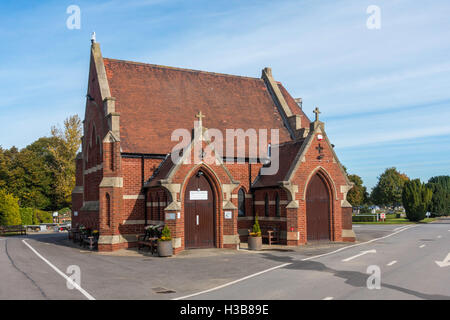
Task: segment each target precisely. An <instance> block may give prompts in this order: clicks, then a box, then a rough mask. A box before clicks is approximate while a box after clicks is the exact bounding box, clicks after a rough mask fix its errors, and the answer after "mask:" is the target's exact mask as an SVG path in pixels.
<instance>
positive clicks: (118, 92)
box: [72, 41, 355, 254]
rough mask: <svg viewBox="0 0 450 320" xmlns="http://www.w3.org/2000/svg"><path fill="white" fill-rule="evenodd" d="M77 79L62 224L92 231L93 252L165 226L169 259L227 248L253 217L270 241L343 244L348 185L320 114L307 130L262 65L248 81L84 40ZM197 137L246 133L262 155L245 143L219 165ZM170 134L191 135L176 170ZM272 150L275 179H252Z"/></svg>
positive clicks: (348, 233) (347, 229) (349, 235)
mask: <svg viewBox="0 0 450 320" xmlns="http://www.w3.org/2000/svg"><path fill="white" fill-rule="evenodd" d="M88 81H89V82H88V90H87V96H86V97H87V99H86V111H85V117H84V121H83V132H84V136H83V138H82V151H81V152H80V153H79V154H78V156H77V158H76V186H75V188H74V190H73V192H72V209H73V210H72V212H78V215H77V216H75V215H73V216H72V225H73V226H74V227H75V226H77V225H81V224H82V225H84V226H86V227H87V228H91V229H97V230H99V233H100V236H99V243H98V249H99V251H112V250H117V249H121V248H128V247H134V246H136V245H137V235H139V234H143V232H144V228H145V226H146V225H149V224H166V225H167V226H168V227H169V229H170V230H171V234H172V244H173V250H174V254H177V253H179V252H180V251H182V250H185V249H190V248H210V247H216V248H230V249H237V248H238V247H239V244H240V242H245V241H247V237H248V230H249V229H251V228H252V225H253V223H254V220H255V216H256V215H258V220H259V224H260V226H261V229H262V231H263V233H264V232H266V231H267V230H269V229H271V230H276V231H277V232H278V234H279V238H280V239H279V241H280V243H281V244H285V245H302V244H306V243H307V242H308V241H314V240H330V241H336V242H340V241H355V234H354V232H353V230H352V216H351V215H352V214H351V213H352V208H351V205H350V204H349V203H348V202H347V200H346V195H347V192H348V191H349V190H350V189H351V188H352V183H351V182H350V181H349V180H348V178H347V175H346V173H345V171H344V169H343V167H342V165H341V164H340V162H339V160H338V158H337V156H336V153H335V151H334V149H333V146H332V145H331V143H330V141H329V139H328V137H327V134H326V132H325V125H324V123H323V122H321V121H320V120H319V114H320V111H319V109H318V108H316V110H315V121H310V120H309V119H308V117H307V116H306V115H305V114H304V113H303V110H302V108H301V105H300V104H299V103H298V101H301V100H298V99H294V98H292V96H291V95H290V94H289V93H288V92H287V90H286V89H285V88H284V86H283V85H282V84H281V83H280V82H277V81H275V79H274V78H273V76H272V70H271V69H270V68H265V69H263V71H262V76H261V78H250V77H242V76H234V75H226V74H218V73H212V72H204V71H196V70H188V69H180V68H173V67H166V66H159V65H152V64H144V63H136V62H130V61H121V60H114V59H109V58H103V56H102V53H101V51H100V44H99V43H97V42H95V41H92V44H91V59H90V66H89V80H88ZM194 121H196V122H197V124H198V125H197V126H195V125H194ZM208 128H214V129H216V130H220V131H222V132H223V137H225V138H223V139H224V140H227V139H230V136H227V135H226V134H225V132H226V130H227V129H233V130H238V129H239V130H243V132H249V130H250V131H251V130H254V131H255V132H256V136H257V137H256V139H257V141H258V155H261V154H264V153H265V154H266V155H267V158H266V159H262V158H261V157H258V159H255V158H254V155H253V154H251V153H249V151H248V150H249V149H250V148H249V144H251V143H252V142H251V140H252V139H251V138H247V139H244V142H245V143H239V141H237V143H235V144H234V145H233V147H234V151H235V152H234V153H233V154H234V155H240V156H239V157H236V159H226V157H223V155H222V154H221V153H220V152H217V150H215V149H214V148H211V145H212V141H211V140H210V139H208V138H207V137H205V136H204V135H203V133H204V132H206V131H207V130H208ZM177 129H186V130H188V131H191V132H193V133H195V131H196V130H197V133H198V135H195V134H193V135H192V136H193V137H194V138H193V139H192V140H191V141H189V143H188V144H187V147H186V148H184V149H183V150H182V151H181V150H180V153H179V156H180V158H181V160H180V161H174V159H172V157H173V155H172V154H171V153H172V149H173V147H174V146H175V145H177V143H178V142H179V141H173V140H172V133H173V132H174V131H175V130H177ZM260 129H264V130H260ZM273 130H276V132H277V139H275V137H272V133H273V132H274V131H273ZM261 132H267V135H268V136H267V137H261V136H260V134H261ZM196 137H199V138H196ZM272 138H274V139H272ZM233 139H234V137H233ZM260 141H266V142H267V143H266V144H259V142H260ZM241 142H242V141H241ZM222 143H223V145H227V141H222ZM268 146H270V147H268ZM274 147H276V148H277V150H278V157H279V163H278V164H279V167H278V170H276V172H275V174H270V175H267V174H261V172H262V169H264V168H266V167H268V166H270V165H271V163H270V161H267V159H269V160H270V152H269V151H268V150H269V149H273V148H274ZM199 150H200V151H199ZM205 150H209V152H204V151H205ZM227 156H228V155H227ZM195 158H197V159H199V160H198V161H188V159H195ZM233 160H234V161H233Z"/></svg>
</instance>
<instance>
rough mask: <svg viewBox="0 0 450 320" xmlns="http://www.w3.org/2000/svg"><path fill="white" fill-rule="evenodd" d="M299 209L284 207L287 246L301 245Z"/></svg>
mask: <svg viewBox="0 0 450 320" xmlns="http://www.w3.org/2000/svg"><path fill="white" fill-rule="evenodd" d="M298 213H299V208H295V207H289V205H288V207H286V218H287V219H286V220H287V221H286V232H287V237H286V239H287V241H286V244H287V245H288V246H298V245H299V244H301V241H300V239H301V234H302V233H303V232H302V228H301V226H300V224H299V214H298Z"/></svg>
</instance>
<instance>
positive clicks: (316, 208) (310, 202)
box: [306, 173, 331, 241]
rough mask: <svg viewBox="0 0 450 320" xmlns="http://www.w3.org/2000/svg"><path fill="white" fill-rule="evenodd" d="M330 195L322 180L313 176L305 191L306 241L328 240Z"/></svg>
mask: <svg viewBox="0 0 450 320" xmlns="http://www.w3.org/2000/svg"><path fill="white" fill-rule="evenodd" d="M330 199H331V194H330V190H329V188H328V185H327V183H326V182H325V180H324V178H323V177H322V176H321V175H319V174H318V173H317V174H315V175H314V176H313V177H312V178H311V180H310V182H309V184H308V187H307V190H306V230H307V234H308V235H307V236H308V241H310V240H330V239H331V236H330V235H331V232H330V224H331V223H330V222H331V202H330Z"/></svg>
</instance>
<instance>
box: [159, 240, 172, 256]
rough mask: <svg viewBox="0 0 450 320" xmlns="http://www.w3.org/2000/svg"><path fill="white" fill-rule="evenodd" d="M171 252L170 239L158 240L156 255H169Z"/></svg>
mask: <svg viewBox="0 0 450 320" xmlns="http://www.w3.org/2000/svg"><path fill="white" fill-rule="evenodd" d="M172 254H173V249H172V241H158V255H159V256H160V257H171V256H172Z"/></svg>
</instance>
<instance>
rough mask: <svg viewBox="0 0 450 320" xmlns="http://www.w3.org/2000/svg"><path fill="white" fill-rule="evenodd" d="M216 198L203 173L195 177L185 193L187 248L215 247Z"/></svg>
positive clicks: (198, 173)
mask: <svg viewBox="0 0 450 320" xmlns="http://www.w3.org/2000/svg"><path fill="white" fill-rule="evenodd" d="M214 230H215V197H214V191H213V188H212V185H211V183H210V181H209V180H208V178H207V177H206V175H205V174H204V172H203V171H201V170H199V171H198V172H197V173H196V174H195V175H193V176H192V177H191V178H190V180H189V182H188V184H187V186H186V190H185V193H184V237H185V248H186V249H193V248H211V247H214V245H215V242H214V235H215V233H214Z"/></svg>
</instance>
